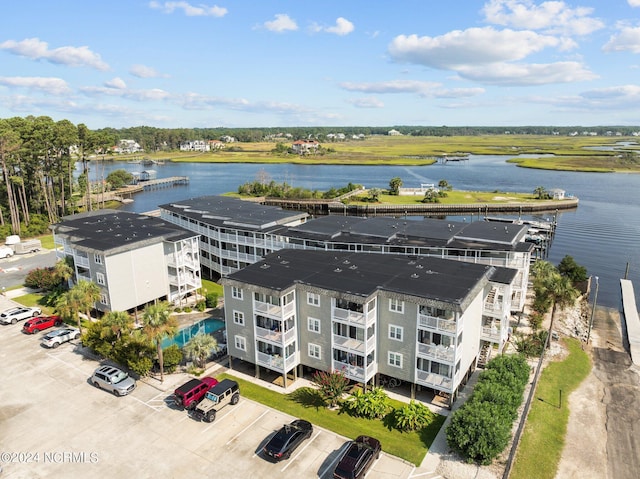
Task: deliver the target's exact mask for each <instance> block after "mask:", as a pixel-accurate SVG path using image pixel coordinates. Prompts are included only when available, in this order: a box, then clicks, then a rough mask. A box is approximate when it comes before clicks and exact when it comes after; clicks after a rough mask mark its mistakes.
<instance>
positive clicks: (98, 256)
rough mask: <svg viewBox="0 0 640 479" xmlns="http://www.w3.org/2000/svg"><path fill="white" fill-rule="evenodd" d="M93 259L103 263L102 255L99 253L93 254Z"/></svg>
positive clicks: (97, 262)
mask: <svg viewBox="0 0 640 479" xmlns="http://www.w3.org/2000/svg"><path fill="white" fill-rule="evenodd" d="M93 261H94V262H95V263H96V264H102V256H101V255H99V254H94V255H93Z"/></svg>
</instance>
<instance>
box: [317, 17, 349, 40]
mask: <svg viewBox="0 0 640 479" xmlns="http://www.w3.org/2000/svg"><path fill="white" fill-rule="evenodd" d="M354 28H355V27H354V26H353V23H351V22H350V21H349V20H347V19H346V18H342V17H339V18H338V19H336V24H335V26H333V27H327V28H325V29H324V31H325V32H327V33H335V34H336V35H340V36H344V35H348V34H349V33H351V32H352V31H353V30H354Z"/></svg>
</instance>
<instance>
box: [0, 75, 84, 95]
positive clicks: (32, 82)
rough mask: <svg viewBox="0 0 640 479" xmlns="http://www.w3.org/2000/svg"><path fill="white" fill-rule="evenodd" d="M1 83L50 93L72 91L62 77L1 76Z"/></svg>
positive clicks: (58, 93) (64, 93)
mask: <svg viewBox="0 0 640 479" xmlns="http://www.w3.org/2000/svg"><path fill="white" fill-rule="evenodd" d="M0 85H4V86H6V87H10V88H26V89H27V90H30V91H39V92H42V93H46V94H49V95H66V94H68V93H70V91H71V89H70V88H69V86H68V85H67V82H65V81H64V80H62V79H60V78H45V77H0Z"/></svg>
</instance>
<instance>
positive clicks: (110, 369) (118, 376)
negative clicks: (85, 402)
mask: <svg viewBox="0 0 640 479" xmlns="http://www.w3.org/2000/svg"><path fill="white" fill-rule="evenodd" d="M90 381H91V384H93V385H94V386H95V387H97V388H101V389H104V390H106V391H110V392H112V393H113V394H114V395H116V396H126V395H127V394H129V393H130V392H131V391H133V390H134V389H135V388H136V380H135V379H133V378H132V377H129V375H128V374H127V373H126V372H125V371H122V370H121V369H118V368H116V367H114V366H100V367H99V368H98V369H96V370H95V371H94V372H93V376H91V379H90Z"/></svg>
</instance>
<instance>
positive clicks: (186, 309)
mask: <svg viewBox="0 0 640 479" xmlns="http://www.w3.org/2000/svg"><path fill="white" fill-rule="evenodd" d="M183 311H184V312H185V313H190V312H191V311H193V309H191V306H185V307H184V309H183Z"/></svg>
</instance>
